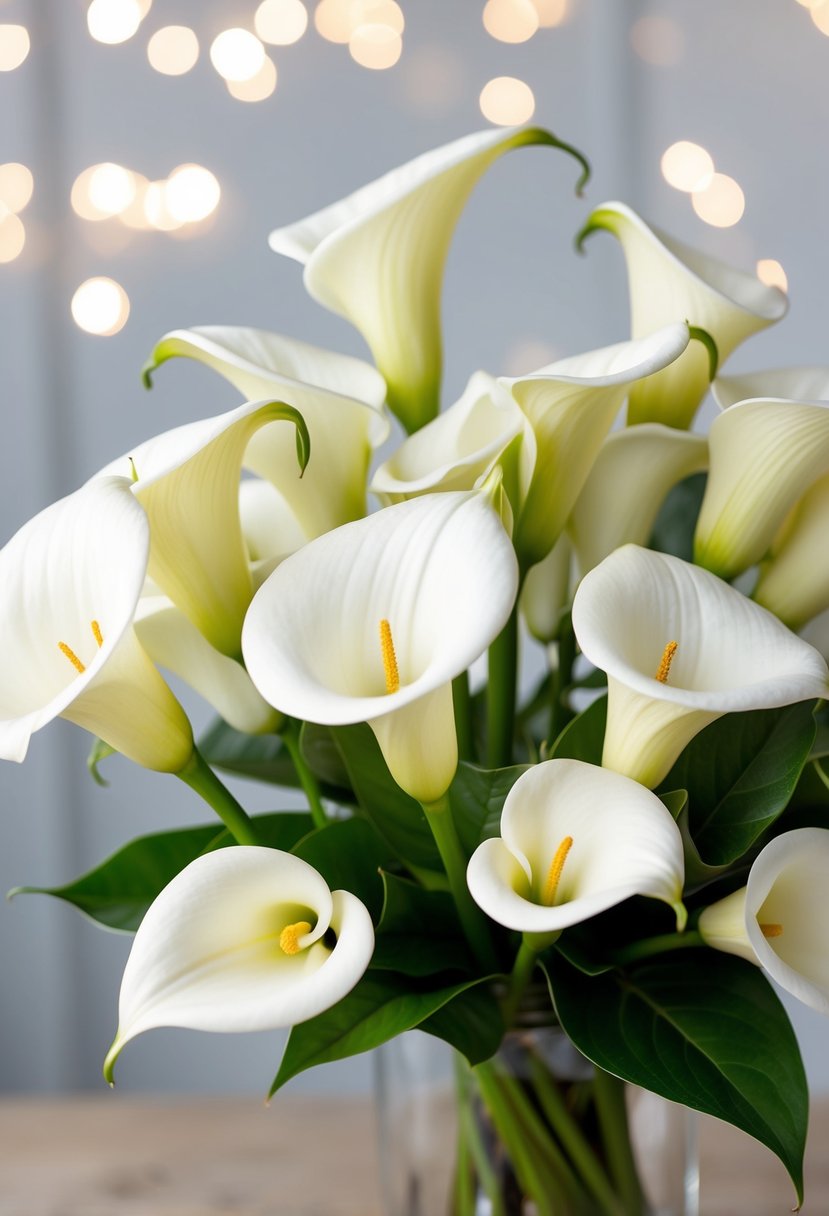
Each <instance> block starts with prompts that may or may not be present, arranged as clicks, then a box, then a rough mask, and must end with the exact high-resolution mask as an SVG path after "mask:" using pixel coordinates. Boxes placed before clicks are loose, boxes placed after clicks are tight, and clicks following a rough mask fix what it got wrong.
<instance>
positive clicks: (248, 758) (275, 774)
mask: <svg viewBox="0 0 829 1216" xmlns="http://www.w3.org/2000/svg"><path fill="white" fill-rule="evenodd" d="M199 751H200V752H201V754H202V756H203V757H204V758H205V760H206V761H207V763H208V764H209V765H210V766H211V767H212V768H220V769H223V770H224V771H225V772H227V773H236V774H237V775H238V776H240V777H252V778H254V779H255V780H257V781H267V782H269V783H270V784H272V785H284V786H288V787H289V788H297V787H298V786H299V779H298V777H297V775H296V769H295V768H294V765H293V761H292V760H291V757H290V755H289V754H288V750H287V748H286V747H285V745H284V743H283V742H282V740H281V739H280V738H279V736H278V735H245V734H243V733H242V732H241V731H238V730H234V728H233V727H232V726H228V724H227V722H225V721H224V720H223V719H222V718H216V720H215V721H214V722H213V723H211V725H210V727H209V728H208V729H207V731H206V732H205V734H204V735H202V737H201V739H200V740H199Z"/></svg>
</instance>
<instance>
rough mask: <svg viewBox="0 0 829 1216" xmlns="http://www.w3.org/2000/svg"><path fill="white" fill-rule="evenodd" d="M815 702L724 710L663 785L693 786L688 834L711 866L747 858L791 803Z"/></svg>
mask: <svg viewBox="0 0 829 1216" xmlns="http://www.w3.org/2000/svg"><path fill="white" fill-rule="evenodd" d="M813 708H814V703H813V702H808V701H804V702H801V703H800V704H798V705H788V706H785V707H784V708H783V709H756V710H751V711H749V712H746V713H739V714H726V715H725V717H723V718H718V719H717V721H716V722H712V723H711V725H710V726H707V727H706V728H705V730H704V731H701V732H700V734H698V735H697V736H696V738H695V739H692V740H691V742H690V743H689V745H688V746H687V747H686V749H685V751H684V752H683V753H682V755H681V756H680V758H679V759H678V760H677V762H676V764H675V765H674V767H673V768H672V769H671V771H670V773H669V774H668V776H667V777H666V778H665V781H664V782H663V788H667V789H676V788H682V789H686V790H687V791H688V823H689V827H690V833H691V836H692V838H693V840H694V843H695V844H696V847H697V850H698V852H699V855H700V858H701V859H702V860H703V861H704V862H705V863H706V864H707V865H710V866H722V865H730V864H731V863H732V862H734V861H736V860H737V859H738V858H740V857H742V856H743V854H744V853H746V852H747V851H748V849H750V848H751V846H752V845H753V844H754V842H755V841H756V840H757V839H758V837H759V836H761V835H762V833H763V832H764V831H765V830H766V829H767V828H768V827H769V826H770V825H771V824H772V823H774V821H775V819H777V817H778V816H779V815H780V814H781V813H782V811H783V810H784V809H785V807H786V805H787V804H788V802H789V799H790V798H791V796H792V794H793V793H794V790H795V786H796V785H797V782H798V779H799V778H800V774H801V772H802V771H803V766H804V764H805V763H806V760H807V757H808V755H809V749H810V747H811V746H812V743H813V741H814V737H815V721H814V717H813V713H812V711H813Z"/></svg>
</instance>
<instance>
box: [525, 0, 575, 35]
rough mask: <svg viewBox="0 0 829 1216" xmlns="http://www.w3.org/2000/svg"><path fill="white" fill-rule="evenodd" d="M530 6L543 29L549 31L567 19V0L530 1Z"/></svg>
mask: <svg viewBox="0 0 829 1216" xmlns="http://www.w3.org/2000/svg"><path fill="white" fill-rule="evenodd" d="M532 4H533V8H534V9H535V11H536V12H537V13H538V24H539V25H540V26H541V27H542V28H543V29H548V30H551V29H553V28H554V27H555V26H557V25H561V23H562V22H563V21H565V20H566V18H567V11H568V8H569V4H568V0H532Z"/></svg>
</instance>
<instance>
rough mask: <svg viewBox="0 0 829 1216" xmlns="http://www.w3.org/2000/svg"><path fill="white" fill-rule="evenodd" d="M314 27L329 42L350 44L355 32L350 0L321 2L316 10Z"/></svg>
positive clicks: (326, 0)
mask: <svg viewBox="0 0 829 1216" xmlns="http://www.w3.org/2000/svg"><path fill="white" fill-rule="evenodd" d="M314 25H315V26H316V27H317V33H318V34H320V35H321V36H322V37H323V38H326V39H327V40H328V41H329V42H348V40H349V38H350V37H351V35H352V33H353V32H354V24H353V22H352V20H351V6H350V2H349V0H320V3H319V4H318V5H317V7H316V8H315V9H314Z"/></svg>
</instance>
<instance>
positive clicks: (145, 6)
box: [138, 0, 153, 21]
mask: <svg viewBox="0 0 829 1216" xmlns="http://www.w3.org/2000/svg"><path fill="white" fill-rule="evenodd" d="M152 6H153V0H138V7H139V8H140V10H141V20H142V21H143V20H144V18H145V17H146V16H147V13H148V12H149V11H150V9H151V8H152Z"/></svg>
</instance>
